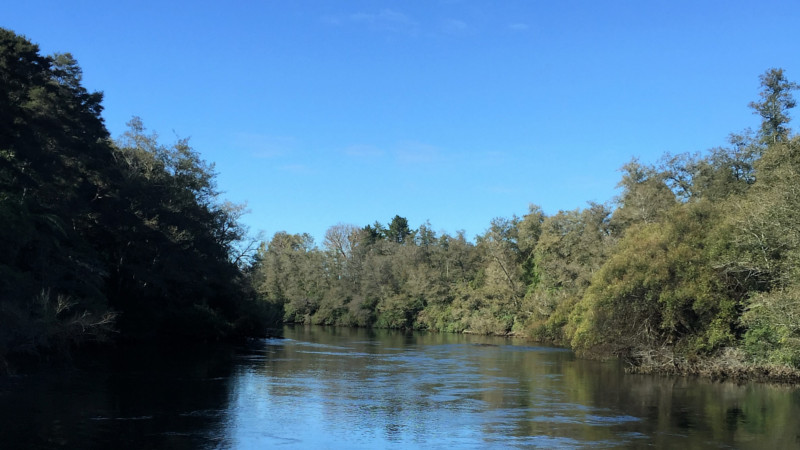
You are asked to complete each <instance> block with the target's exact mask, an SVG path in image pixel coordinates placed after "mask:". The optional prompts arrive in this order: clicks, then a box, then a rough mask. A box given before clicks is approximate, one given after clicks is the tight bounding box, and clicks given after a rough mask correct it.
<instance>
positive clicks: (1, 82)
mask: <svg viewBox="0 0 800 450" xmlns="http://www.w3.org/2000/svg"><path fill="white" fill-rule="evenodd" d="M101 100H102V95H101V94H100V93H97V92H88V91H87V90H86V89H85V88H84V87H82V85H81V69H80V67H79V66H78V64H77V63H76V61H75V60H74V59H73V58H72V57H71V56H70V55H69V54H58V55H54V56H42V55H40V53H39V49H38V47H37V46H36V45H34V44H32V43H31V42H30V41H28V40H27V39H25V38H24V37H21V36H18V35H16V34H15V33H14V32H12V31H10V30H6V29H0V369H2V366H3V364H5V362H6V360H7V357H9V355H14V354H41V353H42V352H43V351H51V350H64V349H68V348H70V347H72V346H74V345H76V344H79V343H81V342H86V341H97V340H106V339H109V338H111V337H115V338H122V339H165V338H181V339H193V340H216V339H224V338H229V337H233V336H239V335H245V334H252V333H258V332H262V331H263V329H264V323H265V321H266V320H267V319H268V311H266V309H265V308H264V304H263V303H260V302H257V301H255V298H254V295H253V293H252V291H251V290H250V287H249V286H250V283H248V282H247V281H246V279H245V277H244V276H243V274H242V272H241V270H240V267H241V266H243V265H244V264H245V262H246V261H244V260H243V259H242V257H243V255H242V254H241V251H242V249H241V248H240V246H239V243H240V241H241V239H242V238H243V237H244V235H245V230H244V229H243V227H242V226H241V225H240V224H239V222H238V219H239V216H240V215H241V214H242V212H243V211H242V207H241V206H237V205H232V204H230V203H226V202H223V201H221V199H219V196H218V192H217V191H216V189H215V183H214V179H215V173H214V170H213V166H212V165H210V164H208V163H206V162H205V161H203V160H202V159H201V158H200V157H199V155H198V154H197V152H195V151H193V150H192V148H191V147H190V146H189V144H188V142H187V141H185V140H179V141H178V142H176V143H175V144H173V145H171V146H164V145H162V144H160V143H159V142H158V139H157V136H155V135H154V134H147V133H146V132H145V129H144V127H143V125H142V122H141V120H139V119H134V120H132V121H131V122H130V124H129V125H130V130H129V131H128V132H127V133H126V134H125V135H124V136H123V137H122V138H121V139H119V140H118V141H116V142H114V141H112V140H111V139H110V138H109V133H108V131H107V130H106V128H105V125H104V123H103V121H102V119H101V117H100V113H101V110H102V106H101Z"/></svg>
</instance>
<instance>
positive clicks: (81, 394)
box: [0, 327, 800, 449]
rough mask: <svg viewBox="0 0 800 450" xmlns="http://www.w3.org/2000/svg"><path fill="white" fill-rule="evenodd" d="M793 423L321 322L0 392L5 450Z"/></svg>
mask: <svg viewBox="0 0 800 450" xmlns="http://www.w3.org/2000/svg"><path fill="white" fill-rule="evenodd" d="M798 418H800V390H798V389H793V388H787V387H775V386H768V385H760V384H748V385H743V386H737V385H734V384H728V383H712V382H707V381H703V380H694V379H684V378H666V377H655V376H642V375H627V374H625V373H623V371H622V370H621V367H620V366H619V365H618V364H616V363H599V362H594V361H584V360H579V359H576V358H575V357H574V355H573V354H572V353H571V352H569V351H566V350H563V349H558V348H552V347H542V346H533V345H530V344H526V343H524V342H521V341H511V340H506V339H502V338H490V337H479V336H464V335H448V334H428V333H413V334H411V333H401V332H391V331H383V330H378V331H374V330H352V329H336V328H322V327H294V328H290V327H287V328H286V329H285V339H269V340H264V341H259V342H254V343H251V345H249V346H247V347H244V348H238V349H235V351H232V350H231V349H229V348H228V349H226V348H216V349H204V350H202V351H195V352H191V353H187V352H186V351H183V350H182V351H170V350H169V349H166V350H165V349H160V350H158V351H155V350H153V349H150V350H146V351H138V352H133V353H132V352H131V351H129V350H126V351H125V354H118V355H114V356H113V357H108V358H100V359H97V360H95V362H93V364H91V365H86V364H83V365H81V368H80V369H78V370H73V371H70V372H69V373H66V374H64V373H60V374H55V373H51V374H42V375H37V376H29V377H21V378H16V379H11V380H4V381H2V382H0V421H2V422H0V423H2V426H0V442H3V443H11V444H9V445H10V448H37V447H38V448H76V447H80V448H104V447H107V446H108V445H109V444H110V443H114V446H115V447H117V448H178V449H180V448H272V447H278V446H280V447H285V448H315V447H321V448H375V447H378V448H381V447H412V448H414V447H424V448H447V447H458V448H486V447H496V448H508V447H512V448H513V447H531V446H533V447H544V448H559V447H561V448H574V447H592V448H594V447H606V448H615V447H622V448H637V447H643V448H644V447H657V448H664V447H666V448H675V447H681V448H684V449H692V448H698V449H699V448H703V449H705V448H795V447H800V419H798ZM2 447H3V448H6V447H5V446H2Z"/></svg>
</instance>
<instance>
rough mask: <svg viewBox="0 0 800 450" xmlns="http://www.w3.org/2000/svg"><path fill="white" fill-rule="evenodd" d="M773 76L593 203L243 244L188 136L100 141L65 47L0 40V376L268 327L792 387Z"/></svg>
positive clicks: (790, 304) (786, 220)
mask: <svg viewBox="0 0 800 450" xmlns="http://www.w3.org/2000/svg"><path fill="white" fill-rule="evenodd" d="M797 87H798V86H797V84H795V83H793V82H791V81H789V80H788V79H787V78H786V75H785V73H784V72H783V70H781V69H769V70H767V71H766V73H764V74H763V75H762V76H761V92H760V96H759V98H758V99H757V100H756V101H754V102H753V103H751V105H750V106H751V107H752V108H753V110H754V111H755V112H756V113H757V114H758V115H759V116H760V117H761V118H762V126H761V128H760V129H759V130H757V131H754V132H751V131H745V132H742V133H740V134H734V135H731V138H730V142H729V144H728V145H727V146H725V147H720V148H716V149H712V150H710V151H708V152H706V153H698V154H680V155H665V156H664V157H663V158H662V160H661V161H659V162H658V163H656V164H645V163H642V162H640V161H638V160H636V159H633V160H632V161H631V162H629V163H628V164H626V165H625V166H624V167H623V168H622V171H623V175H622V179H621V180H620V182H619V186H620V188H621V193H620V195H619V197H618V198H617V199H614V200H613V201H612V202H609V203H608V204H597V203H590V204H589V205H588V206H587V207H586V208H583V209H576V210H571V211H560V212H558V213H557V214H554V215H547V214H545V213H544V212H543V211H542V210H541V208H539V207H538V206H535V205H532V206H530V208H529V212H528V213H527V214H525V215H524V216H522V217H511V218H508V219H506V218H498V219H494V220H493V221H492V222H491V224H490V226H489V228H488V229H487V230H486V232H485V233H483V234H482V235H480V236H478V237H477V239H476V241H475V242H472V241H470V240H468V239H467V238H466V237H465V236H464V233H456V234H455V235H450V234H447V233H437V232H435V231H434V229H433V226H432V225H431V224H430V223H425V224H421V225H419V226H418V227H417V228H416V229H412V228H411V226H410V225H409V223H408V220H407V219H405V218H404V217H402V216H400V215H397V216H395V217H394V218H392V219H391V220H390V221H389V223H388V224H386V225H384V224H382V223H380V222H375V223H374V224H371V225H366V226H358V225H350V224H337V225H334V226H332V227H331V228H329V229H328V231H327V233H326V235H325V239H324V242H323V244H322V246H321V247H318V246H316V245H315V244H314V242H313V239H312V238H311V237H310V236H309V235H307V234H299V235H298V234H289V233H285V232H279V233H276V234H275V235H274V236H273V237H272V238H271V239H270V240H269V242H264V243H261V245H260V247H258V248H257V249H255V247H254V246H251V245H250V243H252V241H247V230H246V229H245V227H244V226H243V225H241V223H240V221H239V219H240V217H241V215H242V214H243V212H244V208H243V207H242V206H240V205H235V204H231V203H229V202H225V201H223V200H222V199H220V195H219V193H218V191H217V190H216V186H215V173H214V169H213V165H211V164H209V163H207V162H205V161H203V160H202V159H201V158H200V156H199V154H198V153H197V152H196V151H194V150H193V149H192V148H191V147H190V146H189V143H188V141H186V140H179V141H177V142H176V143H174V144H173V145H170V146H165V145H163V144H161V143H159V141H158V137H157V136H156V135H155V134H148V133H147V132H146V130H145V128H144V126H143V124H142V121H141V120H140V119H138V118H134V119H133V120H132V121H131V122H130V123H129V126H130V128H129V131H128V132H127V133H125V134H124V135H123V136H122V137H121V138H119V139H117V140H112V139H111V138H110V136H109V133H108V131H107V130H106V128H105V125H104V123H103V120H102V118H101V115H100V114H101V111H102V106H101V100H102V95H101V94H99V93H92V92H88V91H87V90H86V89H85V88H84V87H82V85H81V69H80V67H79V66H78V64H77V62H76V61H75V60H74V59H73V58H72V57H71V56H70V55H69V54H59V55H54V56H42V55H40V54H39V49H38V47H37V46H36V45H34V44H32V43H31V42H30V41H28V40H27V39H26V38H24V37H21V36H19V35H17V34H15V33H14V32H12V31H10V30H4V29H0V227H1V228H0V230H2V231H1V232H0V248H1V249H2V251H1V252H0V364H2V367H0V369H2V368H6V369H7V368H8V361H9V360H10V359H13V358H17V357H20V355H49V354H59V353H64V352H67V351H68V350H69V349H72V348H74V347H75V346H78V345H81V344H83V343H86V342H104V341H120V340H122V341H132V342H137V341H142V340H166V339H169V340H185V341H194V342H198V341H199V342H208V341H217V340H226V339H237V338H243V337H247V336H260V335H263V334H264V333H265V330H266V329H267V328H268V327H269V326H271V325H274V324H276V323H279V322H281V321H284V322H291V323H313V324H324V325H337V326H356V327H381V328H401V329H417V330H431V331H437V332H454V333H481V334H497V335H511V334H513V335H518V336H525V337H528V338H530V339H535V340H539V341H547V342H554V343H557V344H561V345H565V346H569V347H571V348H572V349H573V350H575V351H576V352H577V353H578V354H579V355H583V356H586V357H597V358H607V357H620V358H623V359H625V360H626V361H628V362H629V363H630V367H631V368H632V370H634V371H638V372H659V373H675V374H699V375H705V376H711V377H717V378H740V379H744V378H753V379H772V380H782V381H791V382H797V381H800V281H798V280H800V277H799V276H798V275H800V273H798V272H799V271H800V225H799V224H800V220H798V217H797V216H798V214H800V138H799V137H798V136H796V135H793V134H792V132H791V130H790V129H789V127H788V123H789V115H788V111H789V110H790V109H791V108H793V107H794V106H795V100H794V98H793V96H792V91H793V90H795V89H797Z"/></svg>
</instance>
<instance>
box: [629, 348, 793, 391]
mask: <svg viewBox="0 0 800 450" xmlns="http://www.w3.org/2000/svg"><path fill="white" fill-rule="evenodd" d="M623 359H624V360H625V361H626V362H627V363H628V365H627V368H626V372H628V373H632V374H647V375H676V376H684V377H701V378H707V379H710V380H712V381H732V382H736V383H745V382H749V381H757V382H764V383H779V384H793V385H798V384H800V370H798V369H795V368H792V367H787V366H781V365H777V364H759V363H754V362H750V361H747V359H746V357H745V355H744V352H743V351H742V350H740V349H737V348H727V349H724V350H722V351H720V352H719V353H718V354H716V355H714V356H711V357H706V358H695V359H692V360H690V359H688V358H685V357H682V356H679V355H675V354H674V353H672V352H671V351H669V350H660V351H655V350H653V351H649V352H638V353H637V354H636V355H634V356H633V357H630V358H623Z"/></svg>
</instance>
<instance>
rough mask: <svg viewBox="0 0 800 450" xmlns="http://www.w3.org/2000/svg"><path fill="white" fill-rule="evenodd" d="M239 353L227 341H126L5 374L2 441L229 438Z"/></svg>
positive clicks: (118, 443) (43, 444) (149, 443)
mask: <svg viewBox="0 0 800 450" xmlns="http://www.w3.org/2000/svg"><path fill="white" fill-rule="evenodd" d="M233 353H234V352H233V349H232V348H231V347H227V346H196V347H189V348H186V347H174V346H164V345H161V346H159V345H148V346H120V347H117V348H114V349H112V350H108V351H102V352H100V351H98V352H92V353H90V354H81V355H78V356H77V357H76V358H75V359H74V361H73V365H72V367H62V368H57V369H46V370H43V371H40V372H38V373H32V374H28V375H25V376H18V377H11V378H7V379H3V380H0V423H2V426H1V427H0V442H2V445H0V447H2V448H4V449H16V448H19V449H36V448H41V449H52V448H70V449H72V448H88V449H92V448H98V449H99V448H109V443H114V445H113V447H114V448H117V449H128V448H130V449H140V448H170V449H194V448H200V447H204V446H205V447H208V446H215V445H212V444H219V445H223V446H224V442H223V441H224V437H223V434H221V432H220V430H221V429H222V426H223V424H222V420H223V419H224V414H223V411H224V409H225V408H226V405H227V401H228V397H229V389H230V386H229V384H230V378H231V374H232V371H233V360H234V359H233ZM198 430H203V431H202V432H201V433H198Z"/></svg>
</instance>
